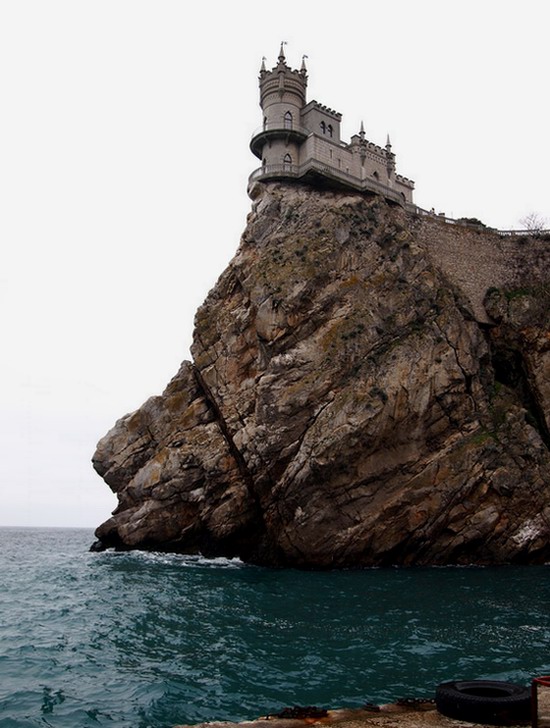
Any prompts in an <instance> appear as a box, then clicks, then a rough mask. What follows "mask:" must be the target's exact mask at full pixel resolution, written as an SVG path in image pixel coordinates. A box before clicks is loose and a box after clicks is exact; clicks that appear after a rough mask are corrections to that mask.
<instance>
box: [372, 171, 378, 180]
mask: <svg viewBox="0 0 550 728" xmlns="http://www.w3.org/2000/svg"><path fill="white" fill-rule="evenodd" d="M372 176H373V177H374V179H379V178H380V175H379V174H378V172H373V173H372Z"/></svg>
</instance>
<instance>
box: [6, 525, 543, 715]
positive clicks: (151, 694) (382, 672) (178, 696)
mask: <svg viewBox="0 0 550 728" xmlns="http://www.w3.org/2000/svg"><path fill="white" fill-rule="evenodd" d="M92 539H93V537H92V533H91V531H87V530H64V529H59V530H58V529H44V530H42V529H28V530H16V529H0V565H1V574H2V582H3V588H2V590H1V591H0V727H1V728H16V727H17V728H19V727H23V726H25V727H27V726H41V727H44V726H55V727H56V728H57V727H62V726H63V727H65V726H66V727H67V728H80V727H87V726H90V727H92V726H93V727H94V728H97V726H110V727H111V728H122V727H125V728H126V727H127V728H147V727H151V728H169V727H170V726H172V725H174V724H176V723H188V722H189V723H191V722H198V721H204V720H210V719H229V720H239V719H247V718H253V717H257V716H259V715H261V714H265V713H266V712H270V711H275V710H278V709H281V708H283V707H285V706H290V705H295V704H298V705H319V706H325V707H338V706H343V705H346V706H360V705H361V704H363V703H365V702H376V703H378V702H388V701H391V700H394V699H396V698H400V697H409V696H414V697H418V696H431V695H433V692H434V688H435V686H436V685H437V684H438V683H439V682H442V681H444V680H447V679H458V678H464V679H473V678H491V679H499V680H500V679H506V680H513V681H515V682H522V683H526V682H527V681H528V680H529V678H530V677H531V676H533V675H537V674H538V675H544V674H548V673H549V672H550V649H549V648H550V570H549V567H506V568H495V569H481V568H461V569H458V568H448V569H441V568H438V569H374V570H366V571H344V572H330V573H309V572H307V573H304V572H298V571H292V570H288V571H271V570H268V569H262V568H257V567H252V566H245V565H243V564H242V563H240V562H239V561H228V560H223V559H217V560H206V559H203V558H200V557H194V558H192V557H183V556H171V555H164V554H162V555H161V554H143V553H138V552H136V553H126V554H117V553H112V552H106V553H102V554H91V553H88V551H87V549H88V546H89V545H90V543H91V542H92Z"/></svg>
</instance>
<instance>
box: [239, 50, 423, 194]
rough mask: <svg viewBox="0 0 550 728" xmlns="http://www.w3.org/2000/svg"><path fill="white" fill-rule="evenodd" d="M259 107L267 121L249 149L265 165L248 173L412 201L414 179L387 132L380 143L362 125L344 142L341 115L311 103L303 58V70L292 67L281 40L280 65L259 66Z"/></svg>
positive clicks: (252, 179) (252, 177)
mask: <svg viewBox="0 0 550 728" xmlns="http://www.w3.org/2000/svg"><path fill="white" fill-rule="evenodd" d="M259 81H260V106H261V108H262V111H263V124H262V126H261V127H260V128H259V129H257V130H256V131H255V132H254V134H253V136H252V139H251V142H250V149H251V151H252V152H253V153H254V154H255V155H256V157H258V159H260V160H261V167H259V168H258V169H257V170H255V171H254V172H253V173H252V174H251V175H250V178H249V187H250V185H251V184H252V183H253V182H255V181H257V180H260V181H266V180H277V179H296V180H303V181H306V182H310V183H313V184H316V185H320V186H325V187H336V188H342V189H353V190H359V191H361V192H363V191H369V192H374V193H378V194H380V195H383V196H384V197H385V198H386V199H388V200H390V201H393V202H396V203H398V204H400V205H403V206H405V207H406V206H408V205H412V204H413V189H414V182H413V181H412V180H410V179H407V178H406V177H403V176H402V175H400V174H397V173H396V170H395V154H394V153H393V152H392V147H391V143H390V139H389V137H388V139H387V142H386V146H385V147H381V146H378V145H377V144H374V142H370V141H368V140H367V139H366V138H365V130H364V128H363V124H362V123H361V129H360V131H359V132H358V133H357V134H354V136H352V138H351V141H350V142H349V143H346V142H344V141H342V139H341V138H340V122H341V119H342V114H339V113H338V112H336V111H333V110H332V109H330V108H328V107H327V106H323V105H322V104H319V103H318V102H317V101H310V102H307V99H306V89H307V70H306V66H305V58H304V59H302V67H301V68H300V70H295V69H291V68H290V67H289V66H288V65H287V63H286V59H285V54H284V48H283V44H281V50H280V52H279V57H278V60H277V65H276V66H275V67H274V68H272V70H271V71H268V70H267V69H266V67H265V59H264V61H262V67H261V69H260V79H259Z"/></svg>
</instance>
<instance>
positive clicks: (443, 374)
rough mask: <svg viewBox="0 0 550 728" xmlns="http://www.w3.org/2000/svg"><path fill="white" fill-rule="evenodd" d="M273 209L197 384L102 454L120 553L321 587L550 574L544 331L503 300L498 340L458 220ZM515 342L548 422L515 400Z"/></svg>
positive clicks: (180, 385)
mask: <svg viewBox="0 0 550 728" xmlns="http://www.w3.org/2000/svg"><path fill="white" fill-rule="evenodd" d="M251 196H252V197H253V211H252V213H251V214H250V215H249V219H248V224H247V228H246V230H245V232H244V234H243V236H242V240H241V244H240V247H239V249H238V251H237V253H236V255H235V257H234V259H233V260H232V261H231V263H230V264H229V266H228V268H227V269H226V270H225V271H224V273H223V274H222V275H221V277H220V279H219V280H218V283H217V284H216V286H215V287H214V288H213V290H212V291H211V292H210V293H209V295H208V297H207V298H206V300H205V302H204V303H203V305H202V306H201V307H200V308H199V310H198V311H197V314H196V318H195V331H194V342H193V346H192V357H193V363H189V362H184V364H183V365H182V367H181V369H180V372H179V373H178V374H177V375H176V377H175V378H174V379H173V380H172V382H171V383H170V384H169V385H168V387H167V389H166V390H165V392H164V393H163V394H162V396H160V397H153V398H151V399H150V400H148V401H147V402H146V403H145V404H144V405H143V407H142V408H140V409H139V410H138V411H137V412H135V413H133V414H131V415H127V416H126V417H124V418H122V420H120V421H119V422H118V423H117V424H116V425H115V427H114V428H113V430H112V431H111V432H110V433H108V434H107V435H106V436H105V437H104V438H103V439H102V440H101V441H100V443H99V445H98V449H97V452H96V454H95V456H94V467H95V468H96V470H97V471H98V472H99V474H100V475H102V476H103V477H104V479H105V480H106V482H107V483H108V484H109V485H110V487H111V488H112V489H113V490H114V491H115V492H116V493H117V496H118V499H119V506H118V508H117V510H116V511H115V513H114V514H113V517H112V518H111V519H109V521H107V522H106V523H105V524H103V525H102V526H100V527H99V529H98V531H97V536H98V538H99V539H100V542H101V545H102V546H104V547H107V546H115V547H118V548H159V549H167V550H173V551H184V552H185V551H188V552H193V551H202V552H204V553H207V554H223V555H228V556H241V557H242V558H244V559H247V560H250V561H253V562H256V563H262V564H267V565H274V566H296V567H303V568H333V567H344V566H369V565H385V564H428V563H433V564H447V563H469V562H476V563H503V562H509V561H526V562H529V561H540V560H543V559H545V558H547V557H548V555H549V552H550V548H549V546H548V535H549V533H550V470H549V463H550V460H549V453H548V440H547V438H546V434H545V429H544V428H545V427H546V428H547V426H548V416H549V399H548V397H549V396H550V391H549V387H550V385H549V383H548V382H549V379H550V377H549V376H548V374H549V370H548V368H549V366H550V363H549V361H550V360H548V346H547V345H548V336H547V334H542V333H541V331H542V328H541V326H542V324H541V321H539V319H536V317H535V318H533V317H532V316H531V317H530V314H529V310H530V309H529V307H527V309H526V311H527V312H526V311H524V309H523V308H522V309H521V314H512V313H511V311H512V309H511V308H510V305H509V302H508V307H506V306H504V304H503V303H502V300H501V298H502V296H504V297H505V294H504V293H498V291H497V293H495V292H492V294H491V295H490V296H489V297H488V298H487V302H486V303H487V308H486V316H487V319H486V320H484V321H483V322H481V323H480V322H479V320H478V319H479V316H477V317H476V307H478V308H479V306H480V305H482V304H481V303H480V301H475V302H472V300H471V297H470V298H469V297H468V295H469V293H470V292H469V290H466V291H465V290H463V289H461V287H460V285H457V278H456V277H455V276H453V271H452V270H449V269H446V268H445V265H444V264H443V263H444V260H443V258H441V256H438V255H437V254H434V252H433V251H434V246H435V247H437V235H438V229H437V228H434V227H433V226H434V225H438V224H439V223H438V222H437V221H433V222H430V221H428V220H427V221H420V222H419V221H418V220H414V219H412V218H411V216H410V215H408V214H407V213H406V212H405V211H403V210H402V209H400V208H399V207H395V206H393V207H392V206H390V205H388V203H386V202H384V201H383V200H382V199H380V198H378V197H376V196H372V197H366V196H363V195H360V194H355V193H349V192H337V191H326V190H325V191H321V190H313V189H312V188H308V187H306V186H303V185H292V184H289V183H286V184H282V183H269V184H258V185H256V186H255V188H254V190H253V191H252V195H251ZM430 225H431V226H432V227H429V226H430ZM445 234H446V232H445V231H443V233H442V235H443V236H444V235H445ZM490 234H491V233H487V235H488V236H490ZM434 241H435V242H434ZM480 244H481V243H480ZM487 287H488V286H487ZM531 305H532V308H533V307H534V308H536V310H537V311H539V308H540V307H539V308H537V307H536V306H535V304H534V303H533V304H531ZM533 310H534V309H533ZM518 316H519V318H517V317H518ZM522 317H523V318H522ZM539 318H540V316H539ZM535 319H536V320H535ZM487 320H490V321H492V322H493V324H494V325H491V326H488V325H487ZM516 320H517V321H518V322H521V325H520V324H519V323H518V324H517V325H516V323H515V322H516ZM530 321H532V322H534V323H533V326H532V327H531V328H532V329H533V330H532V331H531V328H530V326H531V324H530V323H529V322H530ZM514 327H515V328H514ZM489 329H490V331H489ZM547 331H548V328H546V332H547ZM512 332H514V333H513V335H512ZM545 336H546V339H545ZM499 337H500V338H499ZM512 339H513V341H514V346H515V347H516V348H517V349H518V350H520V351H521V352H523V353H522V357H523V358H522V359H521V361H522V362H523V363H524V366H523V365H522V372H523V376H524V379H523V380H522V387H523V388H524V389H525V387H526V386H527V385H526V384H525V382H529V387H528V388H529V393H530V394H529V396H530V397H532V398H534V400H535V401H536V408H535V409H536V417H533V415H532V413H530V410H529V407H528V406H527V405H528V404H529V402H531V400H530V399H528V397H527V395H525V393H522V391H520V389H521V387H515V388H514V386H513V382H505V383H504V384H503V383H502V382H501V381H500V380H499V376H500V370H499V363H498V362H499V361H500V359H499V356H500V357H501V359H502V354H499V352H502V351H503V350H504V349H505V346H504V344H503V343H502V340H505V341H509V340H512ZM545 342H546V343H545ZM501 379H502V377H501ZM535 525H536V527H535Z"/></svg>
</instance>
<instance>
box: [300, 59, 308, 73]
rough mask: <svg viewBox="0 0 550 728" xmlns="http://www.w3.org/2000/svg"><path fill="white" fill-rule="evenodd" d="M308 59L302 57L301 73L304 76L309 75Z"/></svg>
mask: <svg viewBox="0 0 550 728" xmlns="http://www.w3.org/2000/svg"><path fill="white" fill-rule="evenodd" d="M306 58H307V56H302V66H301V68H300V73H303V74H305V73H307V68H306Z"/></svg>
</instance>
